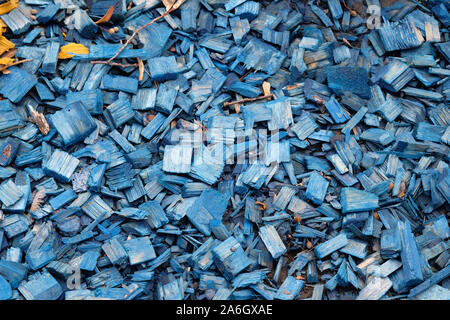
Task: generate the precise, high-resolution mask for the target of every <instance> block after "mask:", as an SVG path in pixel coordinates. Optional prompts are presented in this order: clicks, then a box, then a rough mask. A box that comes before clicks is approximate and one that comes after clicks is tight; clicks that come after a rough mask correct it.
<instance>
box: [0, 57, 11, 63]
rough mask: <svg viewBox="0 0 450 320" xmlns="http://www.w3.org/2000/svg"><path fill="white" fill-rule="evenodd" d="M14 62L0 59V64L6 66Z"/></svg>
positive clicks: (8, 59)
mask: <svg viewBox="0 0 450 320" xmlns="http://www.w3.org/2000/svg"><path fill="white" fill-rule="evenodd" d="M13 62H14V59H12V58H0V64H3V65H7V64H11V63H13Z"/></svg>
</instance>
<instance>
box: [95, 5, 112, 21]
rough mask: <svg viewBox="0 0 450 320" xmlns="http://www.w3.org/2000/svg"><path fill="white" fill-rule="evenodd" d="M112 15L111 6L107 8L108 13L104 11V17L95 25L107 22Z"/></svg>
mask: <svg viewBox="0 0 450 320" xmlns="http://www.w3.org/2000/svg"><path fill="white" fill-rule="evenodd" d="M113 14H114V6H111V7H109V9H108V11H106V13H105V15H104V16H103V17H102V18H101V19H100V20H98V21H96V22H95V24H99V23H106V22H108V21H109V20H110V19H111V17H112V15H113Z"/></svg>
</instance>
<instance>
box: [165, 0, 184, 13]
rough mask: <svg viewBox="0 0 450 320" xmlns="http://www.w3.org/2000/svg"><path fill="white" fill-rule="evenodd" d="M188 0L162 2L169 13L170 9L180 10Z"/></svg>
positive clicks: (166, 0)
mask: <svg viewBox="0 0 450 320" xmlns="http://www.w3.org/2000/svg"><path fill="white" fill-rule="evenodd" d="M185 2H186V0H178V1H176V0H162V3H163V4H164V7H166V11H169V10H170V9H173V10H175V9H178V8H179V7H180V6H181V5H182V4H183V3H185Z"/></svg>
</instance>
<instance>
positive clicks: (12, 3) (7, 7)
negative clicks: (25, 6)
mask: <svg viewBox="0 0 450 320" xmlns="http://www.w3.org/2000/svg"><path fill="white" fill-rule="evenodd" d="M18 6H19V0H9V1H7V2H5V3H2V4H0V14H5V13H8V12H10V11H11V10H12V9H14V8H17V7H18Z"/></svg>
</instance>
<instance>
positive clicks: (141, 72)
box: [137, 58, 144, 81]
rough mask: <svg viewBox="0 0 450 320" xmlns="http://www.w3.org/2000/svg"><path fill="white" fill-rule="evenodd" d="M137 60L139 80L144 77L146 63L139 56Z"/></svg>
mask: <svg viewBox="0 0 450 320" xmlns="http://www.w3.org/2000/svg"><path fill="white" fill-rule="evenodd" d="M137 61H138V65H139V81H142V80H143V79H144V63H143V62H142V60H141V59H139V58H137Z"/></svg>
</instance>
